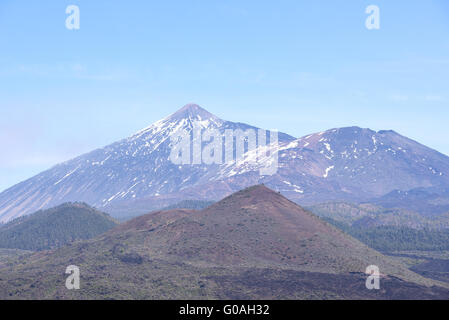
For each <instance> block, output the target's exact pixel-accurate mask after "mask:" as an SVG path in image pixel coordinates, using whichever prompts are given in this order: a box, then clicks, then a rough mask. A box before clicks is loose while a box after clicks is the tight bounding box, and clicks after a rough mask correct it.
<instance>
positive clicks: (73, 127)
mask: <svg viewBox="0 0 449 320" xmlns="http://www.w3.org/2000/svg"><path fill="white" fill-rule="evenodd" d="M71 4H75V5H78V6H79V8H80V29H79V30H68V29H67V28H66V26H65V20H66V18H67V16H68V15H67V14H66V13H65V10H66V7H67V6H68V5H71ZM371 4H374V5H377V6H378V7H379V8H380V30H368V29H367V28H366V27H365V20H366V18H367V16H368V15H367V14H366V13H365V9H366V7H367V6H368V5H371ZM0 43H1V44H0V97H1V100H0V150H1V157H0V190H3V189H5V188H7V187H10V186H12V185H13V184H15V183H17V182H20V181H22V180H24V179H26V178H29V177H31V176H32V175H34V174H36V173H38V172H40V171H42V170H45V169H48V168H50V167H51V166H53V165H55V164H56V163H58V162H61V161H64V160H68V159H70V158H72V157H74V156H77V155H79V154H81V153H84V152H87V151H90V150H92V149H94V148H97V147H101V146H104V145H106V144H109V143H111V142H114V141H116V140H118V139H121V138H124V137H126V136H129V135H131V134H132V133H134V132H136V131H138V130H139V129H141V128H143V127H146V126H148V125H149V124H151V123H152V122H154V121H156V120H158V119H160V118H163V117H165V116H166V115H168V114H170V113H172V112H174V111H176V110H177V109H178V108H180V107H182V106H183V105H184V104H186V103H188V102H195V103H198V104H200V105H201V106H202V107H204V108H205V109H207V110H209V111H210V112H212V113H214V114H216V115H217V116H219V117H221V118H223V119H227V120H233V121H240V122H247V123H250V124H253V125H256V126H260V127H264V128H268V129H279V130H281V131H284V132H287V133H289V134H291V135H294V136H303V135H305V134H309V133H312V132H316V131H322V130H325V129H329V128H334V127H342V126H351V125H358V126H361V127H369V128H372V129H374V130H380V129H394V130H396V131H398V132H399V133H401V134H403V135H406V136H408V137H410V138H413V139H415V140H418V141H419V142H421V143H423V144H426V145H428V146H430V147H432V148H434V149H437V150H438V151H440V152H443V153H445V154H449V137H448V126H449V121H448V120H449V108H448V106H449V2H448V1H447V0H440V1H438V0H434V1H431V0H421V1H413V0H407V1H405V0H403V1H401V0H394V1H391V0H387V1H378V0H372V1H360V0H352V1H351V0H328V1H324V0H321V1H316V0H314V1H312V0H308V1H300V0H292V1H282V0H279V1H272V0H270V1H263V0H255V1H249V0H235V1H234V0H218V1H214V0H202V1H193V0H183V1H160V0H158V1H133V0H127V1H118V0H117V1H110V0H107V1H106V0H105V1H100V0H79V1H76V0H72V1H65V0H58V1H54V0H46V1H45V0H40V1H29V0H14V1H13V0H1V2H0Z"/></svg>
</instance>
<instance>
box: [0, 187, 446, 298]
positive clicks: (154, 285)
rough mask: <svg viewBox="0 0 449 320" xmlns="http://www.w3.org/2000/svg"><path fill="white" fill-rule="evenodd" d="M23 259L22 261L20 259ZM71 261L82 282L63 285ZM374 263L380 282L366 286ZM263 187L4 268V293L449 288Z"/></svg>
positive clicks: (212, 294)
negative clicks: (74, 286)
mask: <svg viewBox="0 0 449 320" xmlns="http://www.w3.org/2000/svg"><path fill="white" fill-rule="evenodd" d="M23 262H24V263H23ZM73 264H74V265H77V266H78V267H79V268H80V274H81V289H80V290H75V291H69V290H67V289H66V288H65V285H64V284H65V278H66V275H64V271H65V268H66V267H67V266H68V265H73ZM372 264H374V265H377V266H379V268H380V270H381V273H382V274H383V276H382V280H381V283H382V284H381V286H382V287H381V290H367V289H366V288H365V280H366V275H365V274H364V271H365V269H366V267H367V266H369V265H372ZM435 284H436V282H434V281H433V280H429V279H425V278H423V277H421V276H419V275H417V274H415V273H413V272H411V271H409V270H408V269H407V268H406V267H405V266H403V265H402V264H400V263H397V262H396V261H394V260H392V259H390V258H388V257H385V256H383V255H382V254H380V253H378V252H376V251H374V250H372V249H370V248H368V247H367V246H365V245H363V244H362V243H360V242H359V241H357V240H355V239H353V238H351V237H350V236H348V235H346V234H344V233H342V232H341V231H339V230H338V229H336V228H334V227H332V226H331V225H329V224H327V223H325V222H323V221H322V220H320V219H319V218H318V217H316V216H314V215H313V214H311V213H309V212H307V211H305V210H304V209H302V208H301V207H299V206H297V205H296V204H294V203H293V202H291V201H289V200H287V199H286V198H284V197H283V196H281V195H280V194H278V193H276V192H273V191H271V190H269V189H268V188H266V187H264V186H255V187H251V188H248V189H246V190H243V191H240V192H237V193H235V194H233V195H231V196H229V197H227V198H225V199H223V200H222V201H220V202H218V203H216V204H213V205H211V206H210V207H208V208H206V209H204V210H201V211H195V210H189V209H175V210H168V211H159V212H154V213H151V214H148V215H145V216H141V217H138V218H136V219H133V220H131V221H129V222H127V223H124V224H122V225H119V226H118V227H117V228H115V229H113V230H111V231H109V232H107V233H106V234H103V235H101V236H99V237H98V238H96V239H92V240H87V241H84V242H81V243H75V244H73V245H71V246H67V247H63V248H60V249H58V250H55V251H54V252H41V253H37V254H34V255H31V256H29V257H28V258H26V259H25V261H22V263H19V264H10V265H8V266H7V267H4V268H0V299H4V298H29V299H36V298H48V299H73V298H76V299H109V298H114V299H124V298H126V299H232V298H233V299H262V298H266V299H276V298H277V299H299V298H301V299H350V298H352V299H405V298H422V299H443V298H449V290H447V289H444V288H442V287H435V286H433V287H430V286H429V285H435Z"/></svg>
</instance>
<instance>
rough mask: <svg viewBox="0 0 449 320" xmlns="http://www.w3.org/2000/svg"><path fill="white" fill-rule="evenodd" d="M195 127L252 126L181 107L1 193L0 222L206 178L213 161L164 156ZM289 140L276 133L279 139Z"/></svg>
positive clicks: (136, 196) (174, 189) (168, 188)
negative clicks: (65, 204)
mask: <svg viewBox="0 0 449 320" xmlns="http://www.w3.org/2000/svg"><path fill="white" fill-rule="evenodd" d="M194 127H195V128H202V129H205V128H207V129H217V130H218V131H219V132H220V133H221V134H224V132H225V130H226V129H233V130H236V129H241V130H243V131H245V130H247V129H254V130H256V129H257V128H255V127H252V126H249V125H246V124H242V123H233V122H229V121H224V120H221V119H219V118H218V117H216V116H214V115H212V114H210V113H209V112H207V111H206V110H204V109H202V108H201V107H199V106H197V105H194V104H189V105H186V106H184V107H183V108H181V109H180V110H178V111H177V112H176V113H174V114H172V115H170V116H169V117H167V118H165V119H162V120H160V121H157V122H156V123H154V124H152V125H151V126H149V127H148V128H146V129H143V130H141V131H140V132H138V133H136V134H135V135H133V136H131V137H129V138H127V139H124V140H122V141H119V142H116V143H113V144H111V145H109V146H107V147H104V148H102V149H97V150H95V151H92V152H90V153H88V154H86V155H82V156H80V157H78V158H75V159H73V160H70V161H67V162H65V163H62V164H59V165H57V166H55V167H53V168H51V169H50V170H47V171H45V172H42V173H40V174H38V175H37V176H35V177H33V178H31V179H28V180H26V181H24V182H22V183H19V184H17V185H15V186H13V187H12V188H9V189H8V190H6V191H4V192H2V193H1V194H0V221H3V222H6V221H9V220H11V219H13V218H16V217H18V216H22V215H26V214H29V213H32V212H34V211H37V210H40V209H45V208H49V207H52V206H55V205H59V204H61V203H63V202H72V201H83V202H86V203H89V204H90V205H92V206H95V207H97V208H100V207H109V206H111V205H113V204H116V203H120V202H122V201H132V200H135V199H140V198H142V197H146V196H154V197H158V196H160V195H163V194H169V193H172V192H178V191H179V190H182V189H183V188H185V187H186V186H191V185H194V184H202V183H201V181H209V180H208V179H209V178H208V177H210V176H214V173H215V171H216V170H217V169H218V165H205V164H200V165H185V166H179V165H175V164H173V163H172V162H171V161H170V160H169V156H170V152H171V148H172V145H173V144H172V142H171V141H170V138H171V137H172V136H173V135H175V134H177V133H179V132H180V131H181V130H186V131H187V132H189V133H190V134H191V133H192V130H193V128H194ZM293 139H294V138H293V137H291V136H289V135H286V134H283V133H279V141H291V140H293ZM194 199H195V198H194ZM178 200H184V199H178ZM174 202H178V201H173V202H172V203H174ZM172 203H164V204H162V205H160V207H164V206H166V205H168V204H172ZM150 209H152V207H151V206H150V207H149V206H147V205H145V206H144V208H143V209H142V211H141V212H140V213H144V212H148V211H150ZM108 212H110V210H108Z"/></svg>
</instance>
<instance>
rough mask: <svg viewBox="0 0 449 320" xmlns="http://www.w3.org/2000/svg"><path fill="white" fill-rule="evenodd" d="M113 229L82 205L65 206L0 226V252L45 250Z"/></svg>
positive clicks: (107, 220)
mask: <svg viewBox="0 0 449 320" xmlns="http://www.w3.org/2000/svg"><path fill="white" fill-rule="evenodd" d="M116 225H117V223H116V222H115V221H114V220H113V219H111V217H109V216H108V215H107V214H105V213H103V212H100V211H98V210H95V209H94V208H91V207H89V206H88V205H86V204H84V203H65V204H62V205H60V206H58V207H55V208H52V209H48V210H44V211H39V212H37V213H35V214H33V215H30V216H25V217H22V218H18V219H15V220H13V221H11V222H10V223H7V224H5V225H3V226H1V227H0V248H13V249H23V250H45V249H50V248H55V247H60V246H63V245H66V244H68V243H70V242H73V241H75V240H82V239H90V238H93V237H96V236H97V235H99V234H101V233H104V232H106V231H108V230H109V229H111V228H113V227H115V226H116Z"/></svg>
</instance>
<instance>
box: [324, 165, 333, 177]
mask: <svg viewBox="0 0 449 320" xmlns="http://www.w3.org/2000/svg"><path fill="white" fill-rule="evenodd" d="M334 168H335V166H330V167H329V168H327V169H326V173H325V174H324V175H323V178H327V176H328V175H329V171H331V170H332V169H334Z"/></svg>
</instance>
